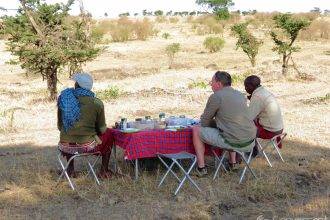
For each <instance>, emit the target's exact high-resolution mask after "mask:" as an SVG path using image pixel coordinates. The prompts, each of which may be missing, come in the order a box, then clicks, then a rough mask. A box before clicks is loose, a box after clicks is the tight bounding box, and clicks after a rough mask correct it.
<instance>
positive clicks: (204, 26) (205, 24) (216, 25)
mask: <svg viewBox="0 0 330 220" xmlns="http://www.w3.org/2000/svg"><path fill="white" fill-rule="evenodd" d="M196 28H197V30H196V31H197V34H198V35H204V34H222V33H223V25H222V24H221V22H219V21H217V20H216V19H215V18H214V16H212V15H204V16H200V17H198V18H197V19H196V21H195V22H194V23H193V29H196Z"/></svg>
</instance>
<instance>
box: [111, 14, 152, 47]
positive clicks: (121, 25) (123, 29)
mask: <svg viewBox="0 0 330 220" xmlns="http://www.w3.org/2000/svg"><path fill="white" fill-rule="evenodd" d="M154 34H155V30H154V24H153V23H152V22H151V21H150V20H149V19H148V18H144V19H143V20H142V21H138V20H137V21H135V22H133V21H131V20H129V19H128V18H127V17H121V18H120V19H118V20H117V21H115V22H112V23H111V30H110V35H111V37H112V41H114V42H124V41H128V40H133V39H138V40H146V39H147V38H148V37H150V36H153V35H154Z"/></svg>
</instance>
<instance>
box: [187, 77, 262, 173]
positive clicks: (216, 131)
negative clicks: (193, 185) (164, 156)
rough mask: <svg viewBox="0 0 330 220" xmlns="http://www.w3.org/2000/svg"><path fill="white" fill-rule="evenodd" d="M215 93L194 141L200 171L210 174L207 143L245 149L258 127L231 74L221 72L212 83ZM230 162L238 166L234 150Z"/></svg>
mask: <svg viewBox="0 0 330 220" xmlns="http://www.w3.org/2000/svg"><path fill="white" fill-rule="evenodd" d="M210 84H211V86H212V90H213V92H214V93H213V94H212V95H211V96H210V97H209V99H208V101H207V104H206V107H205V109H204V113H203V114H202V116H201V126H195V127H194V128H193V144H194V148H195V152H196V156H197V164H198V168H197V174H198V175H199V176H204V175H206V174H207V170H206V168H205V161H204V152H205V143H206V144H209V145H212V146H218V147H224V146H225V147H226V148H233V149H236V148H244V147H247V146H248V145H250V144H251V143H252V141H253V140H254V139H255V137H256V127H255V125H254V123H253V121H252V120H250V119H249V117H248V111H247V106H246V98H245V97H244V95H243V94H242V93H241V92H239V91H237V90H235V89H233V88H232V87H231V76H230V74H229V73H227V72H220V71H217V72H216V73H215V74H214V75H213V77H212V81H211V82H210ZM229 155H230V157H229V164H231V166H232V168H233V169H236V170H237V167H236V153H235V152H230V154H229Z"/></svg>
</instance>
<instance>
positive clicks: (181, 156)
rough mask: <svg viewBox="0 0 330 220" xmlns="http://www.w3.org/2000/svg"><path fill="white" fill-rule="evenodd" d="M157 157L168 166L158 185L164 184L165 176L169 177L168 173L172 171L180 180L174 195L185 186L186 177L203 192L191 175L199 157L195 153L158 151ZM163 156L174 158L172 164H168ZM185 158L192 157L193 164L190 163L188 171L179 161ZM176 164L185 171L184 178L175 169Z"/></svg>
mask: <svg viewBox="0 0 330 220" xmlns="http://www.w3.org/2000/svg"><path fill="white" fill-rule="evenodd" d="M156 155H157V157H158V158H159V160H160V161H161V162H162V163H163V164H164V165H165V167H166V168H167V171H166V173H165V174H164V175H163V177H162V179H161V181H160V183H159V185H158V187H160V186H161V185H162V183H163V182H164V180H165V178H166V177H167V175H168V174H169V173H170V172H171V173H172V174H173V176H174V177H175V178H176V179H177V180H178V181H179V183H180V184H179V186H178V187H177V188H176V190H175V193H174V195H176V194H177V193H178V192H179V190H180V189H181V187H182V186H183V184H184V182H185V181H186V179H188V180H190V182H191V183H192V185H193V186H194V187H195V188H196V189H197V190H198V191H199V192H201V191H202V190H201V189H200V188H199V187H198V186H197V184H196V183H195V181H194V180H193V179H192V178H191V177H190V176H189V174H190V172H191V170H192V169H193V167H194V166H195V164H196V162H197V158H196V156H195V155H194V154H191V153H188V152H180V153H174V154H161V153H156ZM162 157H165V158H169V159H171V160H172V163H171V165H170V166H169V165H167V163H166V162H165V161H164V160H163V159H162ZM184 159H190V160H191V161H192V164H191V165H190V167H189V168H188V170H187V171H186V170H185V169H184V168H183V167H182V165H181V164H180V163H179V161H180V160H184ZM174 164H176V165H177V166H178V167H179V168H180V170H181V171H182V172H183V174H184V178H183V179H180V178H179V177H178V176H177V174H176V173H175V172H174V171H173V169H172V168H173V166H174Z"/></svg>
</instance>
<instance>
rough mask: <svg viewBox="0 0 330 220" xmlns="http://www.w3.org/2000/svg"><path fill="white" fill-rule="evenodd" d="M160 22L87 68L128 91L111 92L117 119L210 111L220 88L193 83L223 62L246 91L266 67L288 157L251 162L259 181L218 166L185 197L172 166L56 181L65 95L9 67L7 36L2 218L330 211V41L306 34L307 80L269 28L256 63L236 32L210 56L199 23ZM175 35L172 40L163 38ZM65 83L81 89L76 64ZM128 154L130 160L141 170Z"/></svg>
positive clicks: (100, 87)
mask: <svg viewBox="0 0 330 220" xmlns="http://www.w3.org/2000/svg"><path fill="white" fill-rule="evenodd" d="M156 25H157V27H158V29H159V30H161V31H160V33H159V34H158V36H156V37H153V38H151V39H149V40H147V41H129V42H124V43H111V44H108V45H104V46H106V47H107V48H106V50H105V51H104V52H103V54H102V55H101V56H99V57H98V58H97V59H96V60H95V61H93V62H90V63H88V64H87V65H86V66H85V68H84V70H85V71H86V72H90V73H92V75H93V76H94V78H95V83H94V87H93V90H94V91H95V92H100V93H102V91H104V90H105V89H107V88H111V87H112V88H113V87H115V86H116V87H118V88H119V91H120V95H119V97H118V98H116V99H114V98H111V97H110V98H106V99H104V100H103V101H104V104H105V111H106V120H107V124H108V126H109V127H110V126H112V125H113V124H114V123H115V121H118V120H119V119H120V118H121V117H126V118H128V119H129V120H134V119H135V118H136V117H144V116H145V115H152V117H157V116H158V113H159V112H165V113H166V115H167V116H169V115H181V114H185V115H186V116H187V117H199V115H200V114H201V112H202V111H203V109H204V106H205V104H206V100H207V97H208V96H209V95H210V94H211V92H212V91H211V89H210V88H209V87H208V88H201V87H198V86H195V87H194V86H193V85H192V83H193V82H206V83H207V82H208V81H209V80H210V79H211V77H212V74H213V73H214V72H215V70H217V69H219V70H225V71H228V72H229V73H231V74H232V75H233V76H237V79H238V80H236V81H235V83H234V85H233V86H234V87H235V88H237V89H239V90H241V91H242V92H243V81H242V80H243V79H244V77H245V76H247V75H249V74H257V75H259V76H260V77H261V78H262V84H263V85H264V86H265V87H266V88H267V89H269V90H270V91H271V92H272V93H273V94H274V95H275V96H276V97H277V98H278V101H279V103H280V105H281V108H282V112H283V117H284V122H285V131H286V132H287V133H288V137H287V139H286V140H285V143H284V148H283V150H282V152H283V156H284V158H285V163H282V162H280V160H279V159H278V158H277V157H276V155H274V156H273V157H272V159H271V160H272V162H273V165H274V167H273V168H269V167H268V166H267V164H266V162H265V161H264V159H262V158H259V159H257V160H255V161H253V162H252V167H253V169H254V170H255V172H256V173H257V176H258V179H253V178H251V176H250V175H247V179H246V181H244V182H243V184H241V185H239V184H238V180H239V177H238V175H237V174H235V173H234V174H232V173H231V174H225V175H224V174H223V175H221V176H220V178H218V179H216V180H215V181H213V180H212V178H211V176H212V175H211V174H210V176H209V177H207V178H202V179H198V178H196V177H194V179H195V180H196V182H197V184H198V185H199V186H200V187H201V188H202V190H203V191H202V193H197V191H196V190H195V189H194V188H193V187H191V186H190V185H189V184H186V185H185V186H184V188H183V190H182V191H180V192H179V194H178V196H176V197H174V196H173V192H174V190H175V188H176V186H177V185H176V184H177V183H176V181H175V179H174V178H173V179H169V180H167V182H165V185H164V186H163V187H162V188H158V187H157V184H158V181H159V179H160V176H161V174H162V172H163V171H164V170H163V169H161V168H160V169H156V170H154V171H143V172H141V177H140V179H139V180H138V181H133V180H131V179H130V178H128V177H126V176H115V177H113V178H112V179H110V180H105V181H102V186H101V187H97V186H95V184H94V183H93V181H92V180H90V179H89V178H85V177H82V176H81V177H79V178H77V179H75V182H76V183H77V185H78V190H77V192H72V191H71V189H70V188H69V186H68V184H67V183H66V182H63V183H61V184H60V185H59V186H58V187H55V183H56V179H57V175H56V172H55V171H56V169H57V165H56V155H57V147H56V144H57V142H58V136H59V132H58V130H57V128H56V110H57V107H56V103H54V102H49V101H47V95H48V93H47V91H46V82H44V81H42V79H41V77H40V76H38V75H36V76H28V77H27V76H25V73H24V71H23V70H22V69H20V67H19V66H12V65H9V64H6V61H8V60H9V59H10V58H11V56H10V53H9V52H7V51H6V50H5V41H0V53H1V56H0V82H1V83H0V123H1V124H0V213H1V214H0V219H92V218H93V219H281V218H320V219H321V218H322V219H325V216H326V218H329V216H330V211H329V210H330V203H329V199H330V188H329V185H330V160H329V158H330V148H329V147H330V145H329V144H330V135H329V131H330V99H329V97H328V96H329V94H330V86H329V84H330V62H329V58H330V57H329V51H330V42H328V41H299V42H297V45H298V46H300V47H301V48H302V50H301V51H300V52H297V53H294V55H293V56H294V60H295V63H296V64H297V67H298V68H299V70H300V71H301V72H303V73H305V74H307V76H308V77H307V78H308V79H301V78H298V77H297V75H296V71H295V70H294V69H293V68H292V67H291V68H290V70H289V75H288V76H286V77H283V76H282V74H281V63H280V61H279V56H278V55H277V54H276V53H274V52H273V51H272V50H271V49H272V47H273V44H272V42H271V40H270V37H269V36H267V35H266V34H265V33H263V32H262V31H260V30H255V32H256V33H257V34H259V36H262V37H263V40H264V44H263V46H262V47H261V50H260V52H259V55H258V57H257V66H256V67H254V68H252V67H251V66H250V63H249V61H248V58H247V56H246V55H245V54H244V53H243V52H242V51H240V50H235V49H234V48H235V43H236V39H235V38H233V37H232V36H230V35H229V33H228V31H226V32H225V33H224V38H225V39H226V44H225V46H224V48H223V49H222V50H221V52H218V53H208V51H207V50H206V49H204V48H203V45H202V42H203V40H204V38H205V37H206V36H198V35H196V34H195V33H194V32H193V31H192V29H191V24H189V23H185V22H179V23H177V24H172V23H162V24H156ZM164 32H167V33H169V34H170V36H171V37H170V38H169V39H167V40H165V39H163V38H162V37H161V35H162V33H164ZM174 42H175V43H180V44H181V51H180V52H179V53H178V54H176V56H175V59H174V61H175V64H174V68H172V69H169V68H168V58H167V56H166V54H165V52H164V49H165V47H166V45H168V44H170V43H174ZM59 80H60V81H59V85H58V87H59V88H58V90H59V91H60V90H62V89H64V88H67V87H72V86H73V82H72V81H71V80H69V79H68V76H67V75H66V74H65V73H63V74H61V75H60V76H59ZM327 94H328V96H326V95H327ZM326 97H328V98H326ZM119 151H120V152H119V165H120V166H121V168H122V169H123V171H125V172H130V173H131V174H133V170H132V168H131V166H130V164H129V163H128V162H127V161H124V158H123V157H122V155H123V152H122V151H121V150H119ZM208 162H209V163H210V164H212V159H211V158H209V159H208ZM78 164H79V163H78ZM111 164H112V165H113V160H112V161H111Z"/></svg>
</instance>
